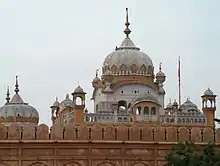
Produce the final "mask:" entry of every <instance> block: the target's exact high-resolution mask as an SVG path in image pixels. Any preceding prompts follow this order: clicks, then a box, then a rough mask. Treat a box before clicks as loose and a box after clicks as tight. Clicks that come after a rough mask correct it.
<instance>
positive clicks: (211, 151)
mask: <svg viewBox="0 0 220 166" xmlns="http://www.w3.org/2000/svg"><path fill="white" fill-rule="evenodd" d="M200 165H201V166H220V151H219V150H217V149H216V148H215V145H214V144H208V145H207V146H206V147H205V148H204V149H203V151H202V152H201V154H200Z"/></svg>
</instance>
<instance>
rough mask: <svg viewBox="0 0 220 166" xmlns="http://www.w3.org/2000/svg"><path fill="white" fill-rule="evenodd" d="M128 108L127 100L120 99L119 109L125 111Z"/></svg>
mask: <svg viewBox="0 0 220 166" xmlns="http://www.w3.org/2000/svg"><path fill="white" fill-rule="evenodd" d="M126 109H127V102H126V101H124V100H120V101H119V102H118V110H119V111H125V110H126Z"/></svg>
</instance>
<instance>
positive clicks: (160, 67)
mask: <svg viewBox="0 0 220 166" xmlns="http://www.w3.org/2000/svg"><path fill="white" fill-rule="evenodd" d="M161 70H162V62H160V65H159V71H161Z"/></svg>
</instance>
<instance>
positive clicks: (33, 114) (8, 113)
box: [0, 80, 39, 125]
mask: <svg viewBox="0 0 220 166" xmlns="http://www.w3.org/2000/svg"><path fill="white" fill-rule="evenodd" d="M18 92H19V89H18V84H17V80H16V88H15V94H14V96H13V97H12V99H11V100H10V97H9V91H8V92H7V98H6V100H7V102H6V103H5V105H3V106H2V107H0V118H1V119H3V123H7V124H9V125H10V124H11V123H19V124H22V123H25V124H35V125H37V124H38V121H39V113H38V111H37V110H36V109H35V108H34V107H33V106H31V105H29V104H28V103H26V102H24V101H23V99H22V97H21V96H20V95H19V94H18Z"/></svg>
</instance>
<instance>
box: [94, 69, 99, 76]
mask: <svg viewBox="0 0 220 166" xmlns="http://www.w3.org/2000/svg"><path fill="white" fill-rule="evenodd" d="M98 72H99V69H96V72H95V76H96V77H98Z"/></svg>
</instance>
